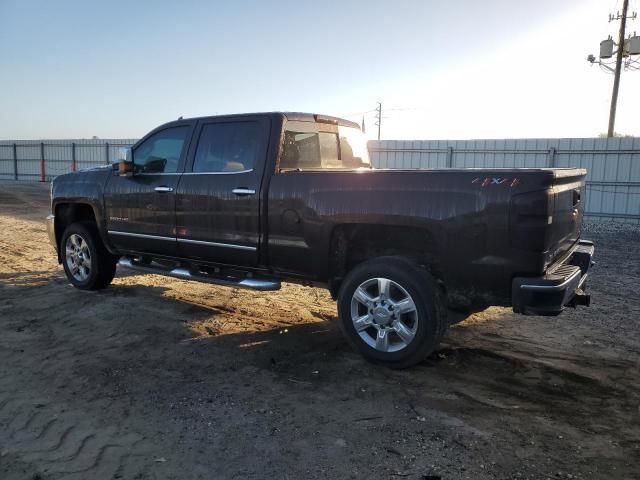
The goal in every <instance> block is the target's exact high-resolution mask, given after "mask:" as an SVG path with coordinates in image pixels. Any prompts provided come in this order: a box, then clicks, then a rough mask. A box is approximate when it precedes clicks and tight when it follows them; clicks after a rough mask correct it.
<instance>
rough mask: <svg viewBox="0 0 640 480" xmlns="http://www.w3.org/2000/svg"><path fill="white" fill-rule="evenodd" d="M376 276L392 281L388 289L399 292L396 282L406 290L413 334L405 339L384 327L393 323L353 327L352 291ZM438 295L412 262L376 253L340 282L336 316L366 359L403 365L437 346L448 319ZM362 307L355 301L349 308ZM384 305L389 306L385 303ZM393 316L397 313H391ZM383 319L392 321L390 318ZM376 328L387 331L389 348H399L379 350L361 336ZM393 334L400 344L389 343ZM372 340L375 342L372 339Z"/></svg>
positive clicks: (427, 276) (366, 313)
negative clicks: (411, 301)
mask: <svg viewBox="0 0 640 480" xmlns="http://www.w3.org/2000/svg"><path fill="white" fill-rule="evenodd" d="M380 278H382V279H388V280H391V281H392V285H393V284H395V285H393V286H392V287H391V288H392V289H395V290H396V291H398V292H401V290H398V289H397V286H400V287H401V288H402V289H404V292H401V293H400V295H401V296H404V294H408V295H409V296H410V300H413V304H414V306H415V309H414V310H413V312H412V313H411V316H412V317H411V318H412V320H411V325H412V329H413V330H414V333H413V335H414V336H413V339H412V340H410V341H409V342H403V341H402V339H401V338H400V335H399V334H398V333H396V332H395V330H394V331H391V330H388V329H390V328H392V326H393V325H395V323H394V324H393V325H391V324H387V325H384V326H382V327H380V325H379V324H378V323H376V324H375V325H372V326H371V327H370V328H367V329H366V330H365V331H364V332H362V331H361V333H358V331H357V330H356V327H355V325H354V321H353V320H352V299H354V293H355V292H356V289H358V288H359V287H360V286H361V285H367V284H368V282H375V281H378V279H380ZM442 297H443V295H442V293H441V290H440V288H439V287H438V286H437V285H436V283H435V281H434V280H433V277H432V276H431V275H430V274H429V273H428V272H426V271H424V270H422V269H420V268H419V267H418V266H417V265H415V264H414V263H413V262H411V261H409V260H407V259H404V258H402V257H378V258H375V259H372V260H369V261H366V262H364V263H361V264H360V265H358V266H356V267H355V268H354V269H353V270H351V271H350V272H349V273H348V274H347V276H346V278H345V279H344V281H343V282H342V285H341V286H340V292H339V295H338V316H339V318H340V324H341V327H342V329H343V331H344V333H345V335H346V337H347V338H348V339H349V341H350V343H351V344H352V345H353V346H354V347H355V348H356V349H357V350H358V351H359V352H361V353H362V355H364V357H365V358H366V359H367V360H370V361H372V362H374V363H377V364H381V365H384V366H387V367H390V368H407V367H411V366H413V365H415V364H417V363H420V362H422V361H423V360H424V359H425V358H426V357H427V356H428V355H429V354H430V353H431V352H433V350H434V349H435V348H436V347H437V346H438V344H439V343H440V340H442V337H443V336H444V334H445V333H446V330H447V327H448V322H447V316H446V313H445V311H444V303H443V298H442ZM378 298H380V297H378ZM388 303H394V302H393V301H392V302H388ZM377 305H378V306H377V307H376V308H378V309H380V308H382V307H381V304H380V303H377ZM363 307H364V304H361V303H359V302H357V301H356V303H355V306H354V307H353V308H355V309H356V310H358V312H360V310H359V309H361V308H363ZM386 308H389V307H388V306H387V307H386ZM396 308H397V307H396ZM373 311H374V310H368V307H365V308H364V311H363V312H362V313H358V312H356V313H355V315H356V316H360V315H362V316H369V313H370V312H373ZM376 312H377V311H376ZM391 313H393V312H391ZM376 318H377V317H376V316H375V315H374V314H373V313H372V314H371V315H370V316H369V319H374V320H375V319H376ZM393 318H400V317H399V316H398V317H395V316H394V317H393ZM367 321H369V320H367ZM385 321H387V322H392V321H393V322H395V320H392V319H390V318H389V319H387V320H385ZM374 323H375V322H374ZM380 329H383V330H387V332H389V333H388V336H389V338H387V341H388V342H390V343H389V345H392V348H400V350H398V351H381V350H379V349H377V348H376V346H377V343H376V346H372V345H370V343H368V341H369V340H368V337H365V338H367V340H365V338H363V336H361V335H369V336H370V337H372V338H373V336H374V335H379V330H380ZM395 336H397V339H398V340H400V342H399V344H400V347H399V344H398V343H397V344H396V345H395V346H393V343H391V342H393V338H394V337H395ZM373 341H374V342H375V339H373ZM405 343H406V344H405ZM402 344H405V346H403V347H401V345H402Z"/></svg>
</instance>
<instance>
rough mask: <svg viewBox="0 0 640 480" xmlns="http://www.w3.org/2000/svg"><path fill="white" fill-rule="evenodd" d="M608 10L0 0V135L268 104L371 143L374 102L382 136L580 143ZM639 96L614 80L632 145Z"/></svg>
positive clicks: (350, 0) (622, 126)
mask: <svg viewBox="0 0 640 480" xmlns="http://www.w3.org/2000/svg"><path fill="white" fill-rule="evenodd" d="M639 3H640V0H631V8H630V10H637V7H638V6H639ZM621 7H622V0H520V1H516V2H514V1H512V0H511V1H507V0H495V1H491V0H486V1H482V2H480V1H477V0H466V1H465V0H459V1H457V2H443V1H440V0H437V1H436V0H433V1H431V0H393V1H381V0H324V1H322V2H319V1H304V0H297V1H288V0H270V1H266V0H265V1H248V0H236V1H216V0H202V1H197V0H185V1H181V2H177V1H160V0H156V1H150V0H149V1H147V0H137V1H133V0H128V1H122V0H110V1H108V2H106V1H102V2H87V1H75V0H57V1H37V0H0V18H1V19H2V27H1V28H0V60H1V63H0V65H1V67H0V139H42V138H48V139H49V138H91V137H92V136H97V137H99V138H138V137H141V136H142V135H144V134H145V133H146V132H147V131H149V130H151V129H152V128H154V127H155V126H157V125H159V124H161V123H164V122H167V121H170V120H173V119H175V118H178V117H179V116H181V115H183V116H186V117H191V116H202V115H214V114H225V113H241V112H257V111H274V110H278V111H304V112H315V113H323V114H329V115H336V116H342V117H345V118H349V119H351V120H355V121H357V122H359V123H360V122H361V121H362V119H363V118H364V119H365V124H366V127H367V136H369V137H370V138H374V137H375V136H376V135H377V131H376V127H375V126H374V115H375V112H374V111H373V110H374V109H375V107H376V102H381V103H382V105H383V120H382V131H381V134H382V139H469V138H532V137H593V136H597V135H598V134H600V133H603V132H606V130H607V123H608V115H609V105H610V100H611V89H612V85H613V76H612V75H610V74H607V73H604V72H602V71H601V70H600V68H599V67H598V66H591V65H589V63H588V62H587V61H586V57H587V55H588V54H590V53H593V54H595V55H597V54H598V51H599V50H598V49H599V43H600V41H601V40H603V39H605V38H607V36H608V35H610V34H611V35H613V36H614V38H615V36H616V31H617V28H618V24H617V23H609V22H608V15H609V13H610V12H615V11H616V10H620V9H621ZM627 28H628V30H630V31H631V32H633V31H634V30H637V31H639V32H640V20H636V21H629V22H628V27H627ZM639 87H640V71H637V72H623V74H622V80H621V85H620V98H619V102H618V114H617V121H616V131H617V132H620V133H623V134H630V135H636V136H640V115H639V112H640V88H639Z"/></svg>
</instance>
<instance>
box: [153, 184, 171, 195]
mask: <svg viewBox="0 0 640 480" xmlns="http://www.w3.org/2000/svg"><path fill="white" fill-rule="evenodd" d="M154 190H155V191H156V192H161V193H167V192H173V188H171V187H166V186H164V185H161V186H159V187H156V188H154Z"/></svg>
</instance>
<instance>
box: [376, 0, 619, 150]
mask: <svg viewBox="0 0 640 480" xmlns="http://www.w3.org/2000/svg"><path fill="white" fill-rule="evenodd" d="M628 8H629V0H624V3H623V5H622V16H621V17H620V35H619V36H618V52H617V54H616V71H615V77H614V79H613V92H612V94H611V110H609V131H608V132H607V137H613V134H614V127H615V124H616V107H617V104H618V88H619V87H620V72H621V70H622V54H623V53H624V30H625V28H626V24H627V9H628ZM378 136H379V134H378Z"/></svg>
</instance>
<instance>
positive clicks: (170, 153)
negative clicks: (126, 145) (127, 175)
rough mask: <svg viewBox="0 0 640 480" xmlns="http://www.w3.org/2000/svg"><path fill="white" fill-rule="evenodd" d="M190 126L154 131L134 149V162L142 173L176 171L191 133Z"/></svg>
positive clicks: (137, 169)
mask: <svg viewBox="0 0 640 480" xmlns="http://www.w3.org/2000/svg"><path fill="white" fill-rule="evenodd" d="M189 128H190V127H188V126H184V127H173V128H165V129H164V130H160V131H159V132H157V133H154V134H153V135H151V136H150V137H149V138H147V139H146V140H145V141H144V142H142V143H141V144H140V145H138V146H137V147H136V148H135V149H134V151H133V163H134V165H135V168H136V171H138V172H140V173H175V172H177V171H178V163H179V162H180V156H181V155H182V149H183V148H184V142H185V140H186V138H187V135H188V134H189Z"/></svg>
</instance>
